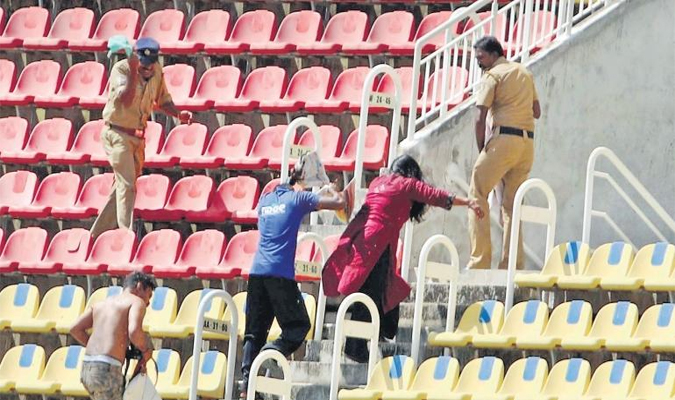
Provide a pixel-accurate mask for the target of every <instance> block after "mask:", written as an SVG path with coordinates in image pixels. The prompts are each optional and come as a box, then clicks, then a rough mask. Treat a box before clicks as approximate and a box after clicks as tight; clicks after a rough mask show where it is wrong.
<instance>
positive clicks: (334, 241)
mask: <svg viewBox="0 0 675 400" xmlns="http://www.w3.org/2000/svg"><path fill="white" fill-rule="evenodd" d="M339 240H340V235H330V236H326V237H325V238H323V243H324V244H325V245H326V251H327V252H328V254H325V259H326V260H328V257H329V256H330V255H331V254H332V253H333V252H334V251H335V249H336V248H337V245H338V241H339ZM313 261H315V262H321V252H320V251H318V250H317V251H316V252H315V253H314V260H313Z"/></svg>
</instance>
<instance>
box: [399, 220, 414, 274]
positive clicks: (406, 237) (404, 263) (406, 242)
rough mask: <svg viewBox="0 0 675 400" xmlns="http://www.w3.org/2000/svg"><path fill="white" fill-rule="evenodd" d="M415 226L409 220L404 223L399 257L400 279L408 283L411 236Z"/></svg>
mask: <svg viewBox="0 0 675 400" xmlns="http://www.w3.org/2000/svg"><path fill="white" fill-rule="evenodd" d="M413 229H415V226H414V225H413V223H412V222H410V220H408V222H406V223H405V231H404V233H403V254H402V255H401V258H403V260H401V277H402V278H403V279H404V280H405V281H406V282H410V278H409V277H408V275H409V274H410V258H411V257H412V254H411V252H412V236H413Z"/></svg>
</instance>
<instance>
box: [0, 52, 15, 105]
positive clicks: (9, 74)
mask: <svg viewBox="0 0 675 400" xmlns="http://www.w3.org/2000/svg"><path fill="white" fill-rule="evenodd" d="M15 84H16V65H14V62H13V61H12V60H5V59H0V97H2V96H5V95H7V94H9V93H10V92H11V91H12V90H14V85H15Z"/></svg>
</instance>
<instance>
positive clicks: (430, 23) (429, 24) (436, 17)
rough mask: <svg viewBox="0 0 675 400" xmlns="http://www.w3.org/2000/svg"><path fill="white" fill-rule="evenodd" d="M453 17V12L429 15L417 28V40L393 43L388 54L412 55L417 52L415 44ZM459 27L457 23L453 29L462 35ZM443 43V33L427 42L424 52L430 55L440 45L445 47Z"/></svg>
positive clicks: (439, 12)
mask: <svg viewBox="0 0 675 400" xmlns="http://www.w3.org/2000/svg"><path fill="white" fill-rule="evenodd" d="M451 15H452V11H438V12H435V13H432V14H428V15H427V16H426V17H424V18H423V19H422V22H420V25H419V26H418V27H417V32H416V33H415V38H414V39H413V41H412V42H400V43H393V44H391V45H389V48H388V49H387V50H388V52H389V53H391V54H394V55H400V56H410V55H412V54H413V53H414V52H415V42H416V41H417V40H419V39H420V38H421V37H422V36H424V35H426V34H427V33H429V32H431V31H432V30H433V29H434V28H436V27H437V26H438V25H440V24H442V23H443V22H445V21H447V20H448V19H450V16H451ZM459 27H460V25H459V23H457V25H455V26H454V27H453V29H454V32H456V33H460V30H459ZM443 43H445V35H444V34H443V33H439V34H438V35H436V36H435V37H434V38H433V39H432V40H431V41H429V42H427V44H426V45H425V46H424V47H423V48H422V52H423V53H428V52H430V51H434V50H436V48H437V47H438V46H439V45H443Z"/></svg>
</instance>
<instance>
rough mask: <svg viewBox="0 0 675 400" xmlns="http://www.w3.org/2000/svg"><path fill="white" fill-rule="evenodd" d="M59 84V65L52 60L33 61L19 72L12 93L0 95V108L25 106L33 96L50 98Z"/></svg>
mask: <svg viewBox="0 0 675 400" xmlns="http://www.w3.org/2000/svg"><path fill="white" fill-rule="evenodd" d="M59 84H61V64H59V63H58V62H56V61H52V60H42V61H34V62H32V63H30V64H28V65H27V66H26V68H24V69H23V71H21V75H20V76H19V80H18V82H17V83H16V87H15V88H14V91H12V92H11V93H6V94H0V106H25V105H28V104H30V103H32V102H33V99H34V98H35V96H50V95H53V94H54V93H56V88H58V87H59Z"/></svg>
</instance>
